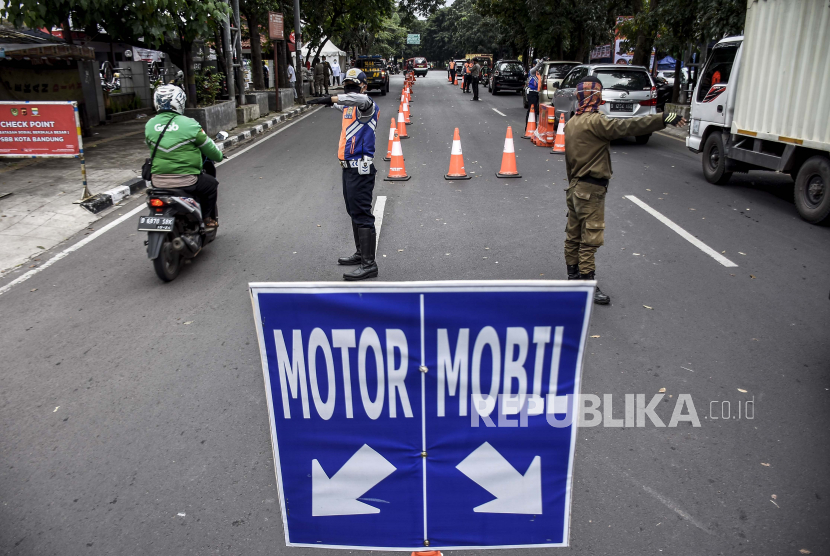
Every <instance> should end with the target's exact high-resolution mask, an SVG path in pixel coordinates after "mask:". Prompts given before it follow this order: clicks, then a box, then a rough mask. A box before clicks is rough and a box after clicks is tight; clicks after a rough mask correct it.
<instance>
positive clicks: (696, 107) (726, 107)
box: [686, 37, 743, 156]
mask: <svg viewBox="0 0 830 556" xmlns="http://www.w3.org/2000/svg"><path fill="white" fill-rule="evenodd" d="M742 43H743V37H729V38H727V39H723V40H722V41H720V42H719V43H718V44H716V45H715V47H714V48H713V49H712V54H711V55H710V56H709V60H708V61H707V62H706V66H705V67H704V69H703V72H702V73H701V75H700V79H699V81H698V84H697V88H696V89H695V92H694V96H693V98H692V106H691V110H692V121H691V128H690V133H689V136H688V137H687V138H686V146H687V147H688V148H689V149H690V150H691V151H692V152H696V153H699V152H701V145H702V144H703V142H704V140H705V138H706V137H708V136H709V134H711V133H713V132H716V131H717V132H721V131H723V130H726V129H729V128H730V126H731V125H732V116H733V115H734V112H735V90H736V89H737V86H736V85H737V81H738V80H737V77H738V75H737V73H738V72H737V71H734V72H733V71H732V70H733V69H736V68H737V67H739V65H740V64H739V62H740V53H741V45H742ZM730 83H731V85H730ZM715 154H716V156H717V153H715Z"/></svg>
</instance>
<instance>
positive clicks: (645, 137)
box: [634, 133, 651, 145]
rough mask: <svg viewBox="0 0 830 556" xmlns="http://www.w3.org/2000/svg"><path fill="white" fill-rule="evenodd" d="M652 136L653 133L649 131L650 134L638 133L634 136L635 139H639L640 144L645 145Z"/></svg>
mask: <svg viewBox="0 0 830 556" xmlns="http://www.w3.org/2000/svg"><path fill="white" fill-rule="evenodd" d="M650 137H651V133H649V134H648V135H638V136H637V137H635V138H634V140H635V141H637V144H638V145H645V144H646V143H648V140H649V138H650Z"/></svg>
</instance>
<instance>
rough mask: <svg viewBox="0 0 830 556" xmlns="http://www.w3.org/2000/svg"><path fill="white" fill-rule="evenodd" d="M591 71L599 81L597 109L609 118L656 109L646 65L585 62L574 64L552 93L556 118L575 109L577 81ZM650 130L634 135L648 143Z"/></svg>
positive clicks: (655, 92)
mask: <svg viewBox="0 0 830 556" xmlns="http://www.w3.org/2000/svg"><path fill="white" fill-rule="evenodd" d="M589 75H592V76H594V77H596V78H597V79H599V81H600V83H602V104H601V105H600V107H599V111H600V112H601V113H603V114H605V115H606V116H608V117H609V118H634V117H636V116H647V115H649V114H656V113H657V87H656V85H655V84H654V81H652V79H651V76H650V75H649V73H648V71H647V70H646V68H644V67H642V66H622V65H616V64H587V65H579V66H576V67H575V68H573V69H572V70H571V71H570V72H569V73H568V75H566V76H565V78H564V79H563V80H562V82H561V83H560V85H559V89H557V90H556V93H554V95H553V108H554V113H555V116H556V119H557V120H558V119H559V117H560V114H564V115H565V121H567V120H569V119H570V118H571V116H573V115H574V114H575V113H576V108H577V106H578V102H577V99H576V84H577V83H579V82H580V81H582V79H584V78H585V77H587V76H589ZM649 137H651V134H650V133H649V134H648V135H641V136H639V137H637V138H636V139H637V143H639V144H641V145H643V144H645V143H648V139H649Z"/></svg>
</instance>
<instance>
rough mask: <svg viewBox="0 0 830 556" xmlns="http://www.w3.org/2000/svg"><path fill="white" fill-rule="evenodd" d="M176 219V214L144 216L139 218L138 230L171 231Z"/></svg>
mask: <svg viewBox="0 0 830 556" xmlns="http://www.w3.org/2000/svg"><path fill="white" fill-rule="evenodd" d="M175 221H176V218H175V217H174V216H142V217H140V218H139V219H138V231H139V232H170V231H172V230H173V223H174V222H175Z"/></svg>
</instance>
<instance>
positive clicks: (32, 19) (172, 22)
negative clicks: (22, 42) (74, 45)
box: [0, 0, 229, 106]
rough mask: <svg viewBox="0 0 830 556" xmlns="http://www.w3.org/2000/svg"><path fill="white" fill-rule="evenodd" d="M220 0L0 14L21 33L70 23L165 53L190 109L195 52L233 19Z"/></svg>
mask: <svg viewBox="0 0 830 556" xmlns="http://www.w3.org/2000/svg"><path fill="white" fill-rule="evenodd" d="M228 10H229V7H228V5H227V4H226V3H225V2H223V1H221V0H145V1H143V2H136V1H134V0H16V1H15V2H13V3H7V4H5V5H4V7H3V8H2V10H0V13H2V15H3V17H5V18H6V19H8V20H10V21H11V22H12V24H14V25H15V26H16V27H22V26H24V25H25V26H27V27H30V28H41V27H47V28H51V27H52V26H55V25H59V24H62V23H64V22H66V21H68V20H69V19H70V18H71V20H72V22H73V24H74V26H75V27H77V28H81V29H90V28H91V29H99V28H101V29H104V31H105V32H106V34H107V35H108V36H109V38H110V40H113V41H121V42H126V43H129V44H133V45H136V46H141V47H144V48H153V49H157V50H161V51H162V52H165V53H166V54H168V55H169V56H170V59H171V60H172V61H173V63H174V64H176V65H177V66H179V67H180V68H182V71H183V72H184V74H185V84H186V87H187V89H188V106H195V102H196V85H195V76H194V75H193V59H192V55H191V49H192V47H193V43H194V42H195V41H196V40H198V39H200V38H203V37H211V36H213V35H214V30H215V29H216V28H217V26H218V25H219V24H220V22H221V21H222V20H223V18H224V16H225V14H227V13H228Z"/></svg>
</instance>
